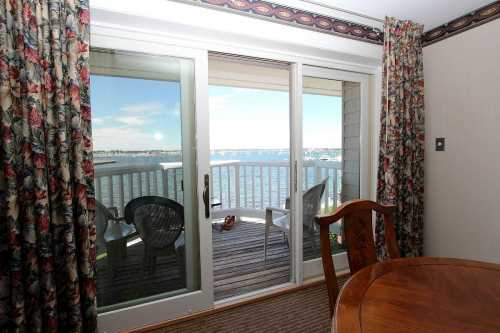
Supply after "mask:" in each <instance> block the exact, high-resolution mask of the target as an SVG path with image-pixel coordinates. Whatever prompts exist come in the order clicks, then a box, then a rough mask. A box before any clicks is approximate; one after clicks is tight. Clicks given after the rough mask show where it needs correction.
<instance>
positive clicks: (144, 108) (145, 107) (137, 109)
mask: <svg viewBox="0 0 500 333" xmlns="http://www.w3.org/2000/svg"><path fill="white" fill-rule="evenodd" d="M162 108H163V104H162V103H160V102H145V103H137V104H128V105H124V106H122V107H121V108H120V111H122V112H125V113H147V112H152V111H159V110H161V109H162Z"/></svg>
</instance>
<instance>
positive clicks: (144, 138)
mask: <svg viewBox="0 0 500 333" xmlns="http://www.w3.org/2000/svg"><path fill="white" fill-rule="evenodd" d="M92 138H93V141H94V150H114V149H119V150H156V149H169V150H171V149H179V146H176V144H175V143H169V142H168V140H167V136H165V135H163V137H162V138H161V139H160V140H158V139H155V132H151V133H147V132H143V131H142V130H141V129H138V128H131V127H108V128H96V129H95V130H93V132H92Z"/></svg>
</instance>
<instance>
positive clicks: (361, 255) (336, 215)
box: [315, 200, 400, 316]
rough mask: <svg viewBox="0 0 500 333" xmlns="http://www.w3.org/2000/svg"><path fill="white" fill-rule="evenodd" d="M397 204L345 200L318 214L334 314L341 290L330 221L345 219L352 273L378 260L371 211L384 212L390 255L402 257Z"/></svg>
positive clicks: (321, 245) (344, 237) (348, 256)
mask: <svg viewBox="0 0 500 333" xmlns="http://www.w3.org/2000/svg"><path fill="white" fill-rule="evenodd" d="M395 208H396V207H395V206H383V205H379V204H377V203H376V202H373V201H369V200H352V201H348V202H346V203H344V204H342V205H341V206H340V207H339V208H337V209H336V210H335V212H333V214H331V215H328V216H317V217H316V219H315V220H316V223H318V224H319V228H320V231H319V233H320V248H321V258H322V261H323V269H324V271H325V280H326V286H327V289H328V297H329V301H330V315H332V316H333V312H334V309H335V302H336V300H337V296H338V293H339V290H338V287H337V277H336V275H335V268H334V266H333V261H332V255H331V248H330V224H332V223H335V222H337V221H339V220H340V219H343V227H344V233H343V240H344V241H345V243H346V245H347V258H348V260H349V269H350V271H351V274H355V273H356V272H357V271H359V270H360V269H362V268H364V267H366V266H369V265H371V264H374V263H376V262H378V260H377V254H376V251H375V242H374V240H373V224H372V211H375V212H377V213H380V214H382V215H383V218H384V227H385V242H386V246H387V250H388V253H389V256H390V257H391V258H392V259H393V258H399V257H400V254H399V248H398V245H397V241H396V233H395V231H394V222H393V215H394V211H395Z"/></svg>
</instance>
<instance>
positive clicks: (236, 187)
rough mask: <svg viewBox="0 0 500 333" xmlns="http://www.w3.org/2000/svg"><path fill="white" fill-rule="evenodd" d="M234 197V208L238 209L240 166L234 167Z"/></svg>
mask: <svg viewBox="0 0 500 333" xmlns="http://www.w3.org/2000/svg"><path fill="white" fill-rule="evenodd" d="M234 196H235V198H236V204H235V205H236V208H240V207H241V206H240V166H239V165H238V164H235V166H234Z"/></svg>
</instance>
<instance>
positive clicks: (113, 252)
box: [95, 201, 137, 275]
mask: <svg viewBox="0 0 500 333" xmlns="http://www.w3.org/2000/svg"><path fill="white" fill-rule="evenodd" d="M124 221H125V218H123V217H118V209H117V208H116V207H109V208H107V207H106V206H104V205H103V204H102V203H100V202H99V201H96V210H95V223H96V241H97V244H96V245H97V255H98V256H99V255H101V254H103V253H106V257H107V260H108V265H109V267H110V268H111V271H112V272H113V275H114V272H115V268H116V267H117V266H118V265H119V263H120V262H121V261H122V260H123V259H124V258H125V257H126V256H127V239H129V238H131V237H133V236H134V235H136V234H137V232H136V231H135V228H134V226H133V225H129V224H126V223H124ZM110 222H111V223H110Z"/></svg>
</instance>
